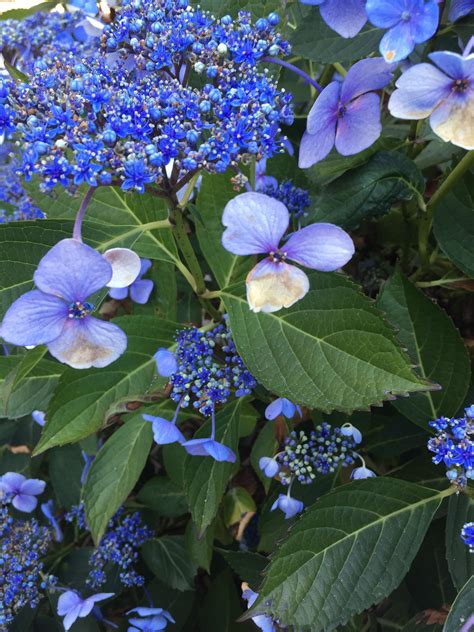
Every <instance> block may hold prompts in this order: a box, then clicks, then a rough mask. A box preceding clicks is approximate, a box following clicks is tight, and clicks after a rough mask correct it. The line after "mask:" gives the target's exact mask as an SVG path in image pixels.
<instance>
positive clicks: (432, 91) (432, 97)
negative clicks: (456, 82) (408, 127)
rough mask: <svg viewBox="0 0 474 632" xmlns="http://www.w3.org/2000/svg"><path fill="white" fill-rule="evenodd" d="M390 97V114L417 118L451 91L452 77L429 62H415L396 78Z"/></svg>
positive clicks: (398, 116) (423, 115) (427, 111)
mask: <svg viewBox="0 0 474 632" xmlns="http://www.w3.org/2000/svg"><path fill="white" fill-rule="evenodd" d="M395 85H396V86H397V90H395V92H394V93H393V94H392V96H391V97H390V101H389V103H388V108H389V110H390V113H391V114H392V116H395V117H396V118H400V119H408V120H418V119H423V118H426V117H427V116H429V115H430V114H431V112H432V111H433V110H434V108H435V107H436V105H437V104H438V103H439V102H440V101H442V100H443V99H445V98H446V97H448V96H449V95H450V93H451V85H452V79H450V78H449V77H447V76H446V75H445V74H444V73H443V72H441V71H440V70H438V69H437V68H435V67H434V66H432V65H431V64H417V65H416V66H413V67H412V68H409V69H408V70H407V71H406V72H404V73H403V75H402V76H401V77H400V78H399V79H398V81H397V83H396V84H395Z"/></svg>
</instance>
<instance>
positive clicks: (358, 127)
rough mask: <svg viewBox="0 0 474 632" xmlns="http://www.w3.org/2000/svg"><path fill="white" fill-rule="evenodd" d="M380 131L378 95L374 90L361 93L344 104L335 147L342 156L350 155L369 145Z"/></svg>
mask: <svg viewBox="0 0 474 632" xmlns="http://www.w3.org/2000/svg"><path fill="white" fill-rule="evenodd" d="M381 132H382V124H381V122H380V97H379V95H378V94H375V93H374V92H369V93H368V94H363V95H362V96H361V97H358V98H357V99H354V101H351V103H349V105H347V106H346V111H345V113H344V116H342V117H341V118H340V119H339V123H338V125H337V132H336V149H337V151H338V152H339V153H340V154H342V155H343V156H352V155H353V154H358V153H359V152H360V151H363V150H364V149H367V147H370V146H371V145H372V144H373V143H375V141H376V140H377V138H378V137H379V136H380V133H381Z"/></svg>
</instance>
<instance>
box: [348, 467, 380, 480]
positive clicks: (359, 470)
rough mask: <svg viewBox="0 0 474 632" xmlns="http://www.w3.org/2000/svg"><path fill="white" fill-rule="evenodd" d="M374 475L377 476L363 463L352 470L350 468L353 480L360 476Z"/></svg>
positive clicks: (368, 476)
mask: <svg viewBox="0 0 474 632" xmlns="http://www.w3.org/2000/svg"><path fill="white" fill-rule="evenodd" d="M374 476H377V474H376V473H375V472H372V470H369V468H368V467H365V465H363V466H362V467H356V468H355V469H354V470H352V474H351V478H353V479H355V480H358V479H362V478H373V477H374Z"/></svg>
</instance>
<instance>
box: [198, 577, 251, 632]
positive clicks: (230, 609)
mask: <svg viewBox="0 0 474 632" xmlns="http://www.w3.org/2000/svg"><path fill="white" fill-rule="evenodd" d="M241 614H243V610H242V605H241V600H240V595H239V593H238V592H237V588H236V587H235V583H234V579H233V577H232V573H231V572H230V570H228V569H226V570H225V571H223V572H222V573H220V574H219V575H218V576H217V577H216V578H215V579H214V581H213V582H212V584H211V586H210V588H209V592H208V593H207V595H206V597H205V599H204V601H203V603H202V607H201V612H200V616H199V630H205V631H206V632H255V626H254V625H253V624H251V623H246V624H244V625H242V623H237V619H238V618H239V616H240V615H241Z"/></svg>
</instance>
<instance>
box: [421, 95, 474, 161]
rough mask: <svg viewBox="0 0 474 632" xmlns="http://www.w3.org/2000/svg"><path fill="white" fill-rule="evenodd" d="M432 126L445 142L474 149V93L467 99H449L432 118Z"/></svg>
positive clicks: (437, 109)
mask: <svg viewBox="0 0 474 632" xmlns="http://www.w3.org/2000/svg"><path fill="white" fill-rule="evenodd" d="M430 125H431V129H432V130H433V132H435V134H438V136H440V137H441V138H442V139H443V140H444V141H446V142H449V143H453V145H457V146H458V147H463V148H464V149H474V91H472V92H471V95H470V98H467V99H447V100H446V101H445V102H444V103H442V104H441V105H440V106H439V107H438V108H436V110H435V111H434V112H433V114H432V115H431V116H430Z"/></svg>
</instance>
